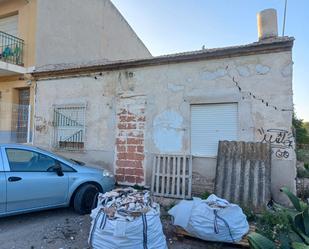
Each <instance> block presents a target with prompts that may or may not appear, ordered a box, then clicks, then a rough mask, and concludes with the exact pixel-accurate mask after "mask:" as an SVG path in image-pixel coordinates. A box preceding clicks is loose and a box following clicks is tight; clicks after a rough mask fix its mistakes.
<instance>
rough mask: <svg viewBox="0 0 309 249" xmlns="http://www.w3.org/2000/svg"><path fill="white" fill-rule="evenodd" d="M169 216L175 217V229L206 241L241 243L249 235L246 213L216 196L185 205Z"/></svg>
mask: <svg viewBox="0 0 309 249" xmlns="http://www.w3.org/2000/svg"><path fill="white" fill-rule="evenodd" d="M168 213H169V214H170V215H172V216H173V217H174V222H173V224H174V225H177V226H181V227H182V228H183V229H185V230H186V231H187V232H188V233H190V234H191V235H193V236H195V237H198V238H200V239H203V240H209V241H221V242H238V241H240V240H241V239H242V237H243V236H244V235H245V234H246V233H248V231H249V224H248V222H247V219H246V215H245V214H244V213H243V212H242V209H241V208H240V207H239V206H238V205H236V204H231V203H229V202H228V201H227V200H224V199H221V198H218V197H217V196H215V195H211V196H209V197H208V198H207V199H206V200H202V199H200V198H194V199H193V200H192V201H181V202H180V203H179V204H178V205H176V206H175V207H173V208H172V209H170V210H169V211H168Z"/></svg>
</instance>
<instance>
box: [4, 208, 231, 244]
mask: <svg viewBox="0 0 309 249" xmlns="http://www.w3.org/2000/svg"><path fill="white" fill-rule="evenodd" d="M162 223H163V227H164V233H165V235H166V237H167V243H168V246H169V248H170V249H174V248H179V249H201V248H206V249H208V248H209V249H219V248H222V249H232V247H227V246H223V245H220V244H213V243H206V242H204V241H201V240H195V239H189V238H177V237H176V236H175V234H174V233H173V230H172V226H171V225H170V222H169V219H168V218H166V217H163V218H162ZM89 230H90V217H89V215H85V216H80V215H78V214H76V213H74V211H72V210H71V209H56V210H49V211H43V212H38V213H30V214H24V215H18V216H12V217H6V218H0V248H1V249H90V247H89V245H88V243H87V239H88V233H89Z"/></svg>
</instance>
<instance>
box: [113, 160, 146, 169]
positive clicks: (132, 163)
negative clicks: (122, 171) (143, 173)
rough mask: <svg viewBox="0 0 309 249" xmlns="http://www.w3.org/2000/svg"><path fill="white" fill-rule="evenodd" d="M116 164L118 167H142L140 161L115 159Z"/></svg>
mask: <svg viewBox="0 0 309 249" xmlns="http://www.w3.org/2000/svg"><path fill="white" fill-rule="evenodd" d="M116 165H117V167H119V168H143V164H142V161H127V160H117V161H116Z"/></svg>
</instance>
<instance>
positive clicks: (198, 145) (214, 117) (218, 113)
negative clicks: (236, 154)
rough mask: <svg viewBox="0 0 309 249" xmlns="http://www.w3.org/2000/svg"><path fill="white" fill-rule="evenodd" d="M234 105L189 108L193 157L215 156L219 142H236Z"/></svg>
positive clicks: (207, 105) (236, 122)
mask: <svg viewBox="0 0 309 249" xmlns="http://www.w3.org/2000/svg"><path fill="white" fill-rule="evenodd" d="M237 134H238V111H237V104H236V103H226V104H203V105H192V106H191V153H192V155H194V156H207V157H213V156H216V155H217V151H218V141H219V140H229V141H233V140H237V137H238V136H237Z"/></svg>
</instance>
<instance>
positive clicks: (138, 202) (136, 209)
mask: <svg viewBox="0 0 309 249" xmlns="http://www.w3.org/2000/svg"><path fill="white" fill-rule="evenodd" d="M98 205H99V206H101V208H102V210H103V211H104V213H105V214H106V215H107V217H108V218H109V219H116V218H120V217H123V218H126V219H127V220H132V219H134V218H135V217H139V216H141V215H142V214H145V213H147V212H149V211H150V209H153V208H154V209H156V208H157V204H156V203H153V202H152V199H151V196H150V192H149V191H148V190H144V191H138V190H136V189H133V188H125V189H115V190H113V191H111V192H107V193H105V194H100V195H99V197H98Z"/></svg>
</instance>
